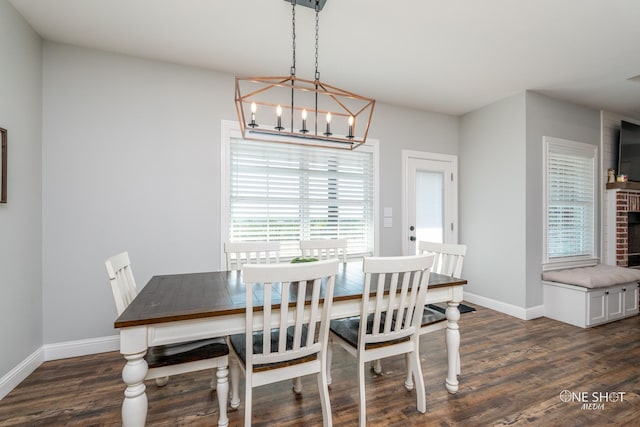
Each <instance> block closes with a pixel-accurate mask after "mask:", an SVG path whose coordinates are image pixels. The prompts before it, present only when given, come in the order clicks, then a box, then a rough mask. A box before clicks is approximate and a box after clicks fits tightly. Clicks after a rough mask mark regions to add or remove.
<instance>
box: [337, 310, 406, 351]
mask: <svg viewBox="0 0 640 427" xmlns="http://www.w3.org/2000/svg"><path fill="white" fill-rule="evenodd" d="M381 317H382V318H381V320H380V331H383V330H384V324H385V320H386V319H385V315H384V313H383V314H382V316H381ZM329 329H330V330H331V332H333V333H334V334H336V335H337V336H338V337H340V338H341V339H342V340H344V341H345V342H347V343H349V345H351V346H352V347H353V348H358V333H359V331H360V316H355V317H347V318H345V319H337V320H332V321H331V322H329ZM372 330H373V315H369V316H368V317H367V334H371V332H372ZM408 339H409V338H401V339H399V340H392V341H387V342H381V343H372V344H368V345H367V348H374V347H378V346H384V345H390V344H397V343H399V342H402V341H407V340H408Z"/></svg>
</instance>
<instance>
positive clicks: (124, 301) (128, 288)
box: [104, 252, 138, 316]
mask: <svg viewBox="0 0 640 427" xmlns="http://www.w3.org/2000/svg"><path fill="white" fill-rule="evenodd" d="M104 265H105V266H106V267H107V274H108V275H109V283H110V284H111V292H112V293H113V300H114V301H115V303H116V310H117V311H118V316H119V315H120V314H122V312H123V311H124V309H125V308H127V306H128V305H129V304H130V303H131V301H133V299H134V298H135V297H136V295H137V294H138V289H137V288H136V281H135V279H134V278H133V272H132V271H131V262H130V261H129V254H128V253H127V252H122V253H120V254H118V255H114V256H112V257H111V258H109V259H107V260H106V261H105V263H104Z"/></svg>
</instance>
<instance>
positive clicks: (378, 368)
mask: <svg viewBox="0 0 640 427" xmlns="http://www.w3.org/2000/svg"><path fill="white" fill-rule="evenodd" d="M372 366H373V372H374V373H375V374H376V375H380V374H382V361H381V360H380V359H378V360H374V361H373V363H372Z"/></svg>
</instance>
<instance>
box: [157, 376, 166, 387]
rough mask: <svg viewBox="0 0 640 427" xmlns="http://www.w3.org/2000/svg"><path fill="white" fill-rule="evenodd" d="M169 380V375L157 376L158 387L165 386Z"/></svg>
mask: <svg viewBox="0 0 640 427" xmlns="http://www.w3.org/2000/svg"><path fill="white" fill-rule="evenodd" d="M168 382H169V377H162V378H156V385H157V386H158V387H164V386H166V385H167V383H168Z"/></svg>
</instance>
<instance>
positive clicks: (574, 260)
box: [542, 136, 600, 271]
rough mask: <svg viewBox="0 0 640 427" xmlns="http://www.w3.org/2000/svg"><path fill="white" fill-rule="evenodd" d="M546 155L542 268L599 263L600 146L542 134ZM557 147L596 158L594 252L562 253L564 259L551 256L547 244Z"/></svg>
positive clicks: (544, 160) (543, 191)
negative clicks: (552, 158)
mask: <svg viewBox="0 0 640 427" xmlns="http://www.w3.org/2000/svg"><path fill="white" fill-rule="evenodd" d="M542 145H543V157H542V168H543V172H542V179H543V184H542V218H543V229H542V231H543V239H542V240H543V241H542V269H543V271H546V270H555V269H562V268H572V267H585V266H592V265H595V264H597V263H599V261H600V258H599V247H600V245H599V233H598V224H599V208H598V206H599V198H598V195H599V192H598V183H599V182H600V181H599V178H598V176H599V175H598V147H597V146H596V145H593V144H586V143H583V142H576V141H571V140H567V139H560V138H555V137H550V136H544V137H543V144H542ZM553 148H555V149H556V150H557V151H559V150H572V151H576V152H581V153H583V154H585V155H586V156H588V157H590V158H592V159H593V253H592V254H590V255H582V256H571V257H563V258H562V259H561V260H558V259H556V260H554V259H552V258H549V254H548V244H549V233H548V227H549V217H548V208H549V199H548V197H549V179H548V173H549V153H550V152H552V151H553Z"/></svg>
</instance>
